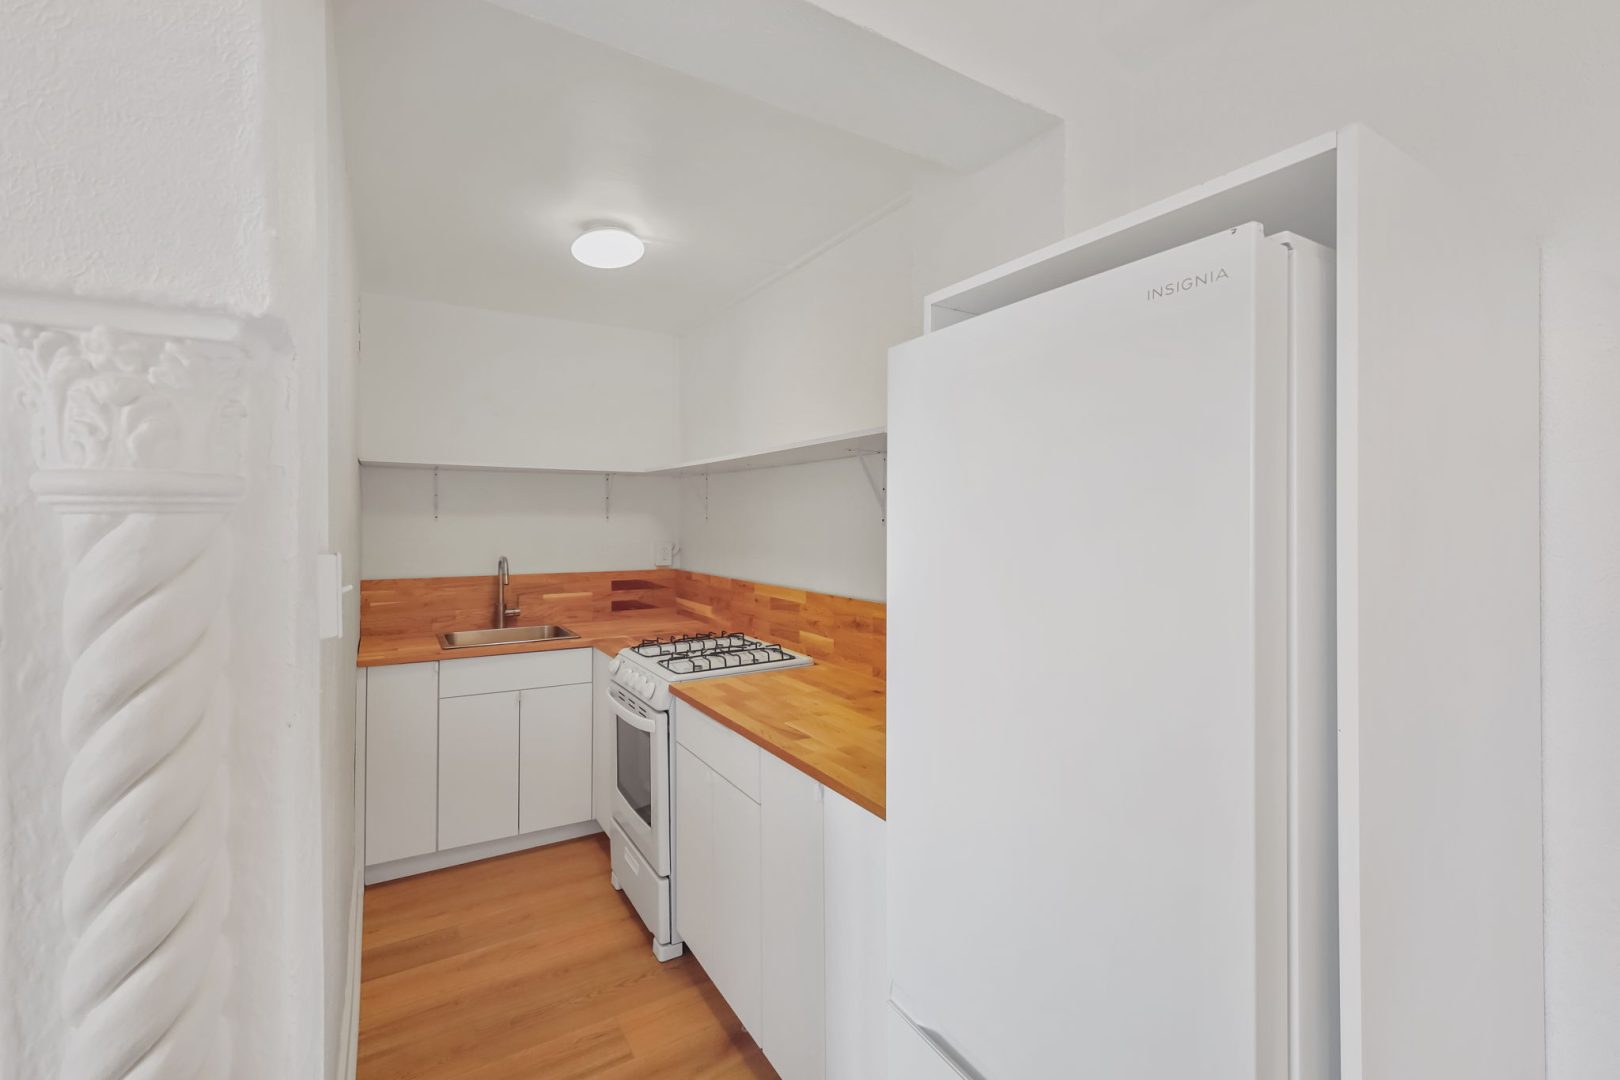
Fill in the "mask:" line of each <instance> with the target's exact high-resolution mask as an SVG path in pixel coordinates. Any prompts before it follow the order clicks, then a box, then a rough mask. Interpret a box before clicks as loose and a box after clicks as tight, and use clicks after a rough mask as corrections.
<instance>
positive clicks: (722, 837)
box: [698, 772, 762, 1040]
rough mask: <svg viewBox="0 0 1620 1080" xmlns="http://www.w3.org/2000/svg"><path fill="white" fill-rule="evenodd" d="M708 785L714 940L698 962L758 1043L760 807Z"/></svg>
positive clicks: (718, 780) (727, 788)
mask: <svg viewBox="0 0 1620 1080" xmlns="http://www.w3.org/2000/svg"><path fill="white" fill-rule="evenodd" d="M710 776H711V780H710V784H709V791H710V798H711V804H712V805H711V810H712V811H713V817H712V819H711V820H712V821H713V831H714V901H713V905H712V909H713V917H714V927H715V935H714V937H715V940H714V944H713V945H712V946H711V947H710V952H711V953H712V954H713V955H714V960H713V962H712V963H710V962H709V961H708V960H707V958H706V957H705V956H704V954H703V953H702V952H699V953H698V959H699V960H703V961H705V968H706V969H707V970H708V972H709V975H710V976H711V977H712V978H713V979H714V984H715V985H716V986H717V987H719V988H720V992H721V993H722V994H724V995H725V998H726V1002H727V1004H729V1005H730V1006H731V1009H732V1011H733V1012H735V1013H736V1014H737V1019H739V1020H741V1021H742V1022H743V1026H744V1027H746V1028H747V1029H748V1032H749V1034H751V1035H753V1036H754V1038H755V1039H756V1040H757V1039H759V1038H760V1036H761V1034H762V1028H761V1025H760V870H761V868H760V851H759V822H760V816H759V804H758V803H756V802H755V801H754V800H752V799H750V798H749V797H748V796H747V795H744V794H743V793H742V792H741V791H738V790H737V789H736V788H735V787H733V786H732V785H731V783H730V782H729V781H727V780H725V779H724V778H722V777H721V776H719V775H718V774H715V773H713V772H711V773H710Z"/></svg>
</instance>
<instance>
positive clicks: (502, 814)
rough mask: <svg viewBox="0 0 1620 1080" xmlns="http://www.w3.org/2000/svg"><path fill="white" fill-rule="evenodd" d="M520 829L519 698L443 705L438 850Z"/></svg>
mask: <svg viewBox="0 0 1620 1080" xmlns="http://www.w3.org/2000/svg"><path fill="white" fill-rule="evenodd" d="M517 831H518V695H517V694H516V693H504V694H475V695H473V696H471V697H458V698H446V699H444V700H443V701H441V702H439V850H440V851H445V850H447V849H449V848H456V847H462V846H463V845H466V844H477V843H481V842H483V841H485V840H498V839H500V838H501V837H503V836H513V835H516V833H517Z"/></svg>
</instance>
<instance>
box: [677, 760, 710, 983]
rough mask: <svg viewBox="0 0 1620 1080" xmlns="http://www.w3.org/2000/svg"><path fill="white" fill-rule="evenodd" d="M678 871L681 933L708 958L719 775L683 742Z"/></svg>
mask: <svg viewBox="0 0 1620 1080" xmlns="http://www.w3.org/2000/svg"><path fill="white" fill-rule="evenodd" d="M673 761H674V767H673V768H674V777H673V783H674V787H675V790H674V793H673V794H672V796H671V809H672V810H673V812H674V821H673V827H674V833H673V836H672V838H671V839H672V846H673V848H674V859H675V869H674V872H673V874H672V875H671V877H672V878H673V880H672V881H671V882H670V886H671V891H672V892H673V893H674V899H675V932H676V933H677V934H679V935H680V938H681V940H682V941H684V942H686V947H687V948H688V949H690V950H691V951H692V952H693V953H694V954H695V955H697V956H700V957H703V956H708V955H709V954H710V952H711V949H710V946H711V945H713V943H714V938H713V936H712V934H711V931H710V927H711V926H712V925H713V923H714V869H713V862H714V830H713V827H712V826H711V825H710V822H712V821H713V820H714V810H713V807H714V800H713V799H712V798H711V796H710V793H709V788H710V786H711V784H712V783H713V779H714V772H713V770H711V769H710V768H709V767H708V766H707V765H705V764H703V762H701V761H699V760H698V759H697V758H696V757H694V756H693V754H692V752H691V751H690V750H688V749H687V748H686V747H684V746H681V745H680V744H679V743H677V744H676V746H675V754H674V758H673Z"/></svg>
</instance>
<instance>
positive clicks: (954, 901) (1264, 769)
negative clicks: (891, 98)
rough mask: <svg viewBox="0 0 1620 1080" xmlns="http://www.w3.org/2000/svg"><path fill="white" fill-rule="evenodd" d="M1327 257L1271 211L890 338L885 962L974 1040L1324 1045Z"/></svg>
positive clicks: (1020, 1048)
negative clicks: (1282, 233)
mask: <svg viewBox="0 0 1620 1080" xmlns="http://www.w3.org/2000/svg"><path fill="white" fill-rule="evenodd" d="M1331 273H1332V260H1331V257H1330V253H1326V252H1324V251H1323V250H1322V249H1320V248H1318V247H1316V245H1313V244H1311V243H1309V242H1308V241H1303V240H1297V239H1294V238H1291V237H1271V238H1267V237H1266V236H1265V235H1264V231H1263V229H1262V228H1261V226H1259V225H1256V224H1250V225H1245V226H1241V227H1238V228H1234V229H1231V230H1228V231H1225V232H1222V233H1220V234H1218V235H1215V236H1211V237H1208V238H1206V239H1204V240H1200V241H1197V242H1194V243H1191V244H1187V245H1185V246H1182V247H1179V248H1176V249H1174V250H1170V251H1166V252H1163V253H1161V254H1158V255H1155V256H1152V257H1150V258H1147V259H1143V260H1141V261H1140V262H1137V263H1133V264H1131V265H1128V266H1124V267H1120V268H1117V269H1114V270H1110V271H1107V272H1105V273H1101V274H1098V275H1096V276H1094V277H1090V278H1086V279H1084V280H1080V281H1077V282H1074V283H1072V284H1069V285H1066V286H1063V287H1061V288H1058V289H1054V290H1052V291H1050V292H1046V293H1043V294H1041V295H1038V296H1034V297H1031V298H1029V299H1026V300H1023V301H1020V302H1018V303H1016V304H1012V305H1009V306H1007V307H1004V308H1001V309H998V310H995V311H992V312H990V313H988V314H985V315H981V316H979V317H977V318H974V319H971V320H970V321H967V322H964V323H962V324H960V325H957V326H953V327H950V328H949V329H946V330H943V331H940V332H936V333H934V334H931V335H929V336H927V337H924V338H921V339H918V340H917V341H913V342H909V343H907V344H904V345H901V346H899V347H897V348H896V349H894V350H893V351H892V352H891V363H890V373H889V410H890V417H889V469H890V473H889V485H888V487H889V492H890V501H889V530H888V534H889V545H890V553H891V554H890V559H889V573H890V581H889V606H890V612H889V619H890V634H889V670H890V678H889V685H888V690H889V728H888V738H889V754H888V761H889V776H888V785H889V787H888V794H889V798H888V809H889V820H888V842H889V843H888V848H889V850H888V858H889V886H888V887H889V911H890V919H889V947H890V970H891V976H892V985H891V993H892V997H893V1001H894V1002H895V1004H896V1005H898V1006H899V1007H900V1008H901V1009H903V1010H904V1013H905V1014H906V1015H908V1016H910V1017H913V1018H916V1022H917V1023H919V1024H926V1025H927V1028H928V1031H929V1033H930V1038H931V1039H932V1040H933V1042H934V1044H935V1045H936V1046H937V1048H938V1049H939V1050H940V1052H941V1053H942V1054H944V1055H945V1056H947V1057H948V1058H950V1059H951V1060H952V1061H953V1062H955V1063H957V1064H959V1065H960V1066H961V1067H962V1070H963V1071H964V1072H967V1073H971V1072H974V1071H976V1072H978V1073H981V1074H983V1075H985V1076H989V1077H1021V1076H1028V1077H1038V1076H1055V1075H1074V1076H1080V1075H1084V1076H1118V1077H1172V1076H1173V1077H1191V1076H1197V1077H1201V1078H1206V1080H1238V1078H1240V1077H1241V1078H1243V1080H1256V1078H1272V1077H1276V1078H1281V1077H1285V1076H1287V1075H1288V1059H1289V1053H1290V1030H1291V1028H1292V1029H1293V1030H1294V1032H1295V1033H1296V1038H1297V1037H1298V1036H1300V1035H1303V1036H1305V1037H1307V1038H1309V1039H1310V1040H1312V1042H1313V1043H1315V1045H1310V1046H1306V1047H1304V1048H1303V1049H1302V1051H1301V1052H1303V1053H1305V1054H1307V1055H1312V1056H1316V1057H1319V1058H1320V1059H1321V1060H1323V1061H1331V1060H1332V1059H1333V1058H1334V1057H1336V1054H1337V1048H1336V1046H1335V1045H1334V1043H1333V1040H1334V1037H1335V1033H1336V1026H1335V1024H1334V1021H1333V1017H1334V1016H1335V1014H1336V1008H1337V1005H1336V999H1335V998H1334V989H1333V987H1334V983H1333V978H1332V973H1331V972H1323V971H1321V970H1320V969H1319V968H1317V969H1312V970H1305V971H1301V970H1298V969H1297V968H1296V969H1294V970H1291V968H1290V955H1291V953H1293V954H1295V955H1299V954H1300V953H1301V952H1304V953H1306V954H1308V955H1312V956H1320V957H1321V958H1322V959H1324V960H1325V959H1326V958H1327V957H1328V956H1330V955H1331V953H1332V950H1331V948H1326V949H1325V950H1324V948H1323V945H1324V943H1328V944H1330V943H1331V940H1332V934H1333V927H1332V918H1333V915H1332V911H1331V904H1332V896H1333V885H1332V882H1333V877H1332V875H1333V859H1332V855H1331V853H1332V851H1333V847H1332V845H1333V839H1332V835H1331V821H1330V820H1329V821H1322V820H1320V819H1319V818H1318V817H1316V816H1311V815H1303V816H1302V815H1301V814H1300V813H1299V812H1298V810H1297V806H1296V812H1295V814H1294V827H1293V828H1292V829H1291V828H1290V791H1291V777H1292V783H1293V784H1297V785H1299V786H1300V787H1301V789H1302V790H1305V791H1307V792H1311V793H1317V792H1320V791H1322V790H1323V789H1324V786H1325V790H1327V791H1329V792H1331V790H1332V786H1331V785H1332V768H1333V761H1332V756H1331V739H1332V723H1333V721H1332V711H1331V707H1330V702H1331V685H1332V684H1331V661H1330V659H1329V660H1328V663H1327V667H1328V669H1327V670H1323V664H1322V663H1321V662H1320V661H1321V660H1322V659H1323V658H1324V657H1326V658H1330V657H1331V641H1332V637H1331V633H1332V631H1331V610H1330V608H1328V606H1327V605H1326V604H1325V603H1324V602H1323V597H1324V596H1326V595H1329V594H1330V584H1331V573H1332V563H1331V557H1330V555H1329V554H1325V553H1323V552H1322V551H1321V550H1320V545H1317V549H1316V550H1313V551H1312V552H1309V553H1307V554H1306V555H1305V556H1304V557H1300V558H1291V552H1292V551H1293V549H1292V548H1291V540H1290V538H1291V536H1294V535H1296V534H1298V533H1299V532H1300V531H1302V530H1303V531H1307V532H1312V533H1315V532H1317V531H1320V530H1323V529H1325V528H1326V529H1329V530H1330V528H1331V500H1332V458H1331V453H1330V452H1329V450H1330V448H1331V446H1332V437H1333V413H1332V401H1331V395H1330V393H1329V388H1330V386H1331V370H1332V368H1331V362H1332V361H1331V347H1330V343H1331V325H1330V324H1329V323H1327V322H1324V321H1320V319H1321V317H1322V315H1323V313H1324V312H1330V311H1331V310H1332V301H1331V297H1332V278H1331ZM1291 289H1292V290H1293V295H1292V299H1293V301H1294V302H1292V303H1291ZM1301 298H1304V300H1305V301H1308V302H1301ZM1291 313H1292V315H1293V317H1295V319H1296V321H1298V320H1304V319H1311V320H1313V321H1312V322H1311V323H1310V324H1309V325H1304V324H1301V325H1298V326H1294V327H1291V326H1290V318H1291ZM1291 395H1293V396H1292V398H1291ZM1291 433H1292V434H1291ZM1301 433H1303V435H1302V434H1301ZM1291 438H1294V439H1299V438H1304V439H1305V440H1307V441H1308V442H1309V443H1310V445H1309V446H1308V447H1306V448H1305V449H1304V451H1301V450H1300V449H1298V448H1295V449H1294V450H1293V451H1292V452H1291V447H1290V439H1291ZM1294 554H1298V553H1297V552H1294ZM963 566H972V567H974V568H975V573H973V574H969V575H965V576H964V575H963V574H962V573H961V568H962V567H963ZM1318 579H1320V580H1318ZM964 611H969V612H972V617H973V621H974V623H975V624H976V625H979V626H986V627H991V628H998V629H999V628H1009V627H1010V628H1016V631H1017V632H1016V633H991V634H986V635H984V636H982V637H980V638H977V639H976V640H975V642H974V645H975V648H976V650H978V656H977V657H976V661H975V663H973V664H965V665H964V664H950V665H949V666H948V668H946V667H942V666H941V660H940V658H941V657H946V658H949V657H953V656H955V655H957V654H958V652H959V647H960V645H961V643H962V641H961V632H962V631H961V621H960V616H961V613H962V612H964ZM1305 657H1308V658H1309V660H1310V662H1309V663H1308V664H1307V663H1304V662H1302V658H1305ZM1010 671H1018V672H1024V673H1027V676H1024V677H1019V678H1016V679H1013V678H1008V676H1007V673H1008V672H1010ZM1301 679H1303V680H1306V682H1305V683H1304V684H1301V682H1300V680H1301ZM1302 732H1304V733H1306V734H1307V737H1306V738H1304V739H1303V740H1302V739H1301V738H1300V735H1301V733H1302ZM1302 744H1303V746H1304V747H1306V748H1309V750H1310V752H1312V753H1315V754H1316V755H1317V756H1315V757H1314V758H1310V759H1301V760H1293V761H1291V760H1290V754H1291V753H1296V752H1298V751H1299V750H1300V748H1301V745H1302ZM1324 749H1325V750H1326V752H1327V753H1326V757H1323V756H1322V753H1321V752H1322V751H1323V750H1324ZM1290 844H1293V845H1294V849H1295V850H1294V852H1292V853H1291V851H1290ZM1300 850H1308V851H1309V852H1310V853H1311V856H1312V857H1311V860H1310V861H1308V862H1304V863H1301V861H1300V860H1299V859H1298V858H1297V857H1295V856H1297V853H1298V852H1299V851H1300ZM1324 853H1325V857H1324ZM1291 867H1292V868H1293V869H1292V872H1293V873H1295V874H1296V875H1297V874H1298V873H1300V872H1301V869H1302V867H1303V868H1305V869H1306V870H1307V871H1308V872H1309V873H1310V874H1312V875H1314V876H1315V877H1316V878H1317V879H1319V880H1312V881H1306V882H1302V881H1299V880H1298V879H1297V877H1296V879H1295V880H1293V881H1291V880H1290V873H1291ZM964 869H967V870H970V872H964ZM945 882H949V883H950V884H949V887H948V888H945V887H942V883H945ZM970 929H971V931H972V932H966V931H969V930H970ZM1291 935H1292V938H1293V943H1292V944H1293V948H1291ZM1306 939H1310V940H1306ZM1309 1075H1312V1076H1321V1075H1327V1074H1325V1073H1310V1074H1309Z"/></svg>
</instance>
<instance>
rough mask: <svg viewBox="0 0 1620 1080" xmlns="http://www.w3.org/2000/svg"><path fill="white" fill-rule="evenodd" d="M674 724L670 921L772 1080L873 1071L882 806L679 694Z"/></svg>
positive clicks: (880, 950)
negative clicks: (831, 783) (878, 813)
mask: <svg viewBox="0 0 1620 1080" xmlns="http://www.w3.org/2000/svg"><path fill="white" fill-rule="evenodd" d="M675 725H676V726H675V737H676V747H675V792H674V815H675V821H674V829H675V834H674V835H675V871H674V876H675V880H674V892H675V922H676V929H677V931H678V932H679V933H680V935H681V937H682V938H683V939H684V940H685V942H686V945H687V947H688V948H689V949H691V951H692V953H693V954H694V955H695V956H697V958H698V960H699V962H700V963H702V964H703V968H704V970H705V971H707V972H708V974H709V977H710V978H711V979H712V980H713V981H714V984H715V986H716V987H718V988H719V990H720V993H721V995H722V996H724V997H725V999H726V1002H727V1004H729V1005H730V1006H731V1008H732V1011H733V1012H735V1013H736V1014H737V1016H738V1018H739V1019H740V1020H742V1022H743V1025H744V1026H745V1027H747V1028H748V1030H749V1032H750V1033H751V1034H752V1035H753V1036H754V1037H755V1039H756V1040H758V1042H759V1044H760V1046H761V1048H762V1049H763V1050H764V1051H765V1056H766V1057H767V1058H769V1059H770V1062H771V1065H772V1066H773V1067H774V1068H775V1069H776V1071H777V1072H778V1073H779V1074H780V1075H781V1076H782V1077H783V1080H822V1078H824V1077H834V1078H837V1080H867V1078H871V1080H877V1078H879V1077H883V1076H886V1075H887V1073H886V1072H885V1061H884V1056H885V1033H884V1024H885V1016H884V1013H885V1006H886V1001H887V994H888V987H887V983H886V967H887V958H886V955H885V953H884V941H885V933H884V880H883V875H884V851H883V822H882V820H881V819H879V818H877V817H874V816H873V815H872V814H869V813H867V812H866V811H865V810H862V809H860V808H859V807H857V806H855V805H854V804H853V803H851V802H849V801H848V800H846V799H844V798H843V797H842V796H840V795H837V794H836V793H834V792H830V791H828V790H827V789H826V788H824V787H823V786H822V785H821V784H819V783H817V782H816V781H814V780H812V779H811V778H810V777H809V776H806V775H805V774H804V773H801V772H799V771H798V770H797V769H795V768H793V767H792V766H791V765H788V764H787V763H785V762H783V761H781V760H779V759H777V758H775V757H773V756H771V755H770V754H766V753H761V752H760V750H759V748H758V747H756V746H754V744H753V743H750V742H749V741H748V740H746V739H744V738H742V737H741V736H740V735H737V734H736V733H735V732H733V731H731V730H730V729H729V728H726V727H724V726H723V725H720V724H718V723H716V722H715V721H714V720H712V719H710V718H709V717H707V716H703V715H702V714H700V713H698V712H696V710H694V709H692V708H691V707H689V706H685V705H678V706H677V709H676V713H675ZM701 754H709V755H712V756H713V757H714V759H715V760H714V765H713V766H711V764H710V763H709V762H708V761H705V760H704V758H703V757H701V756H700V755H701ZM755 759H757V761H756V760H755ZM720 769H724V770H725V773H724V774H722V772H720V771H718V770H720ZM728 775H729V776H732V777H736V778H738V779H741V780H743V781H744V782H745V783H753V782H754V780H755V778H756V777H757V785H756V787H755V789H756V790H757V791H758V794H759V798H758V800H757V801H756V800H755V799H753V798H751V797H750V796H749V795H748V794H746V793H745V792H744V791H743V790H742V789H740V788H739V787H738V786H737V785H736V784H734V783H733V782H731V781H730V780H728V779H727V776H728Z"/></svg>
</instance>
